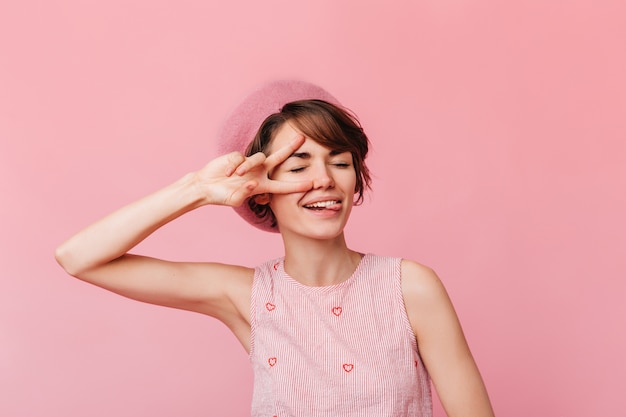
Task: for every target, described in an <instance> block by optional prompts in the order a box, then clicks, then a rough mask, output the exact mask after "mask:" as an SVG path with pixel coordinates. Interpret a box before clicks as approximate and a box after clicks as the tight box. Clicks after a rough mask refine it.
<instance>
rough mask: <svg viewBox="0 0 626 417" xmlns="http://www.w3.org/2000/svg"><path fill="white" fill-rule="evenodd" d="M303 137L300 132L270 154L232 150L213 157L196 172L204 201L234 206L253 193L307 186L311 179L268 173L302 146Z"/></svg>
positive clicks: (289, 189) (278, 192) (305, 189)
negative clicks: (285, 178)
mask: <svg viewBox="0 0 626 417" xmlns="http://www.w3.org/2000/svg"><path fill="white" fill-rule="evenodd" d="M304 140H305V138H304V136H303V135H301V134H300V135H298V136H296V137H295V138H294V139H293V140H292V141H291V142H290V143H289V144H287V145H286V146H284V147H282V148H280V149H278V150H276V152H273V153H272V154H271V155H269V156H266V155H265V154H264V153H263V152H257V153H255V154H254V155H251V156H248V157H246V156H244V155H243V154H242V153H241V152H231V153H229V154H226V155H222V156H220V157H218V158H216V159H214V160H212V161H211V162H209V163H208V164H207V165H206V166H205V167H204V168H202V169H201V170H199V171H197V172H196V173H195V179H196V184H197V185H198V187H200V188H201V190H203V193H204V195H205V196H206V198H205V201H204V204H218V205H225V206H233V207H236V206H240V205H241V204H243V202H244V201H245V200H246V199H247V198H248V197H251V196H253V195H258V194H264V193H270V194H289V193H296V192H303V191H307V190H310V189H311V187H312V182H311V181H297V182H291V181H276V180H273V179H271V178H270V177H269V173H270V172H271V171H272V170H273V169H274V168H275V167H276V166H278V165H279V164H281V163H282V162H284V161H285V160H286V159H287V158H289V156H291V155H292V154H293V153H294V152H295V151H296V150H297V149H298V148H299V147H300V146H302V144H303V143H304Z"/></svg>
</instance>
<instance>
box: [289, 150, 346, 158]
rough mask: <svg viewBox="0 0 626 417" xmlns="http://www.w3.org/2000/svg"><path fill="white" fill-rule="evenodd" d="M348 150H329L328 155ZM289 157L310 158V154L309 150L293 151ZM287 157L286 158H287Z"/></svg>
mask: <svg viewBox="0 0 626 417" xmlns="http://www.w3.org/2000/svg"><path fill="white" fill-rule="evenodd" d="M346 152H348V151H338V150H332V151H330V152H329V155H330V156H335V155H340V154H342V153H346ZM289 158H300V159H311V154H310V153H309V152H294V153H292V154H291V155H289ZM289 158H287V159H289Z"/></svg>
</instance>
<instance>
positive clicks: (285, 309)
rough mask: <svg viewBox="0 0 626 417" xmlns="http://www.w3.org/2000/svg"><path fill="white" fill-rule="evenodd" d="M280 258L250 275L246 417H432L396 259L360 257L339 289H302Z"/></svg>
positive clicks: (429, 399)
mask: <svg viewBox="0 0 626 417" xmlns="http://www.w3.org/2000/svg"><path fill="white" fill-rule="evenodd" d="M283 261H284V258H280V259H276V260H273V261H268V262H266V263H264V264H262V265H260V266H258V267H257V268H255V273H254V282H253V286H252V299H251V329H252V333H251V345H250V360H251V362H252V367H253V371H254V391H253V398H252V416H253V417H309V416H310V417H313V416H315V417H373V416H375V417H431V416H432V401H431V391H430V379H429V377H428V374H427V372H426V369H425V368H424V365H423V363H422V361H421V359H420V356H419V353H418V349H417V342H416V340H415V336H414V335H413V331H412V329H411V326H410V323H409V320H408V317H407V314H406V310H405V308H404V300H403V296H402V288H401V283H400V279H401V277H400V264H401V259H399V258H390V257H383V256H377V255H372V254H367V255H365V256H364V257H363V258H362V259H361V261H360V263H359V265H358V266H357V268H356V270H355V271H354V273H353V275H352V276H351V277H350V278H348V279H347V280H346V281H344V282H342V283H340V284H337V285H331V286H325V287H309V286H305V285H302V284H300V283H299V282H297V281H296V280H294V279H293V278H291V277H290V276H289V275H288V274H287V273H286V272H285V270H284V267H283Z"/></svg>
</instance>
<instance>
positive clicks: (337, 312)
mask: <svg viewBox="0 0 626 417" xmlns="http://www.w3.org/2000/svg"><path fill="white" fill-rule="evenodd" d="M342 311H343V309H342V308H341V307H333V314H334V315H335V316H337V317H339V316H340V315H341V312H342Z"/></svg>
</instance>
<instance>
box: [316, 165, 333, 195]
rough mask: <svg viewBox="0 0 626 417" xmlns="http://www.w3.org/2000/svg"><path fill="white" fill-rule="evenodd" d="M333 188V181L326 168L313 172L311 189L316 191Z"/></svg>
mask: <svg viewBox="0 0 626 417" xmlns="http://www.w3.org/2000/svg"><path fill="white" fill-rule="evenodd" d="M334 186H335V181H334V180H333V177H332V174H331V173H330V172H329V170H328V167H326V166H323V167H319V168H318V169H316V170H315V172H314V177H313V188H315V189H318V190H325V189H328V188H333V187H334Z"/></svg>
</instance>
